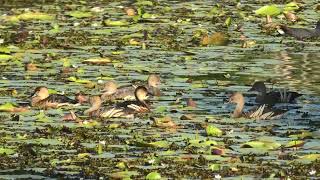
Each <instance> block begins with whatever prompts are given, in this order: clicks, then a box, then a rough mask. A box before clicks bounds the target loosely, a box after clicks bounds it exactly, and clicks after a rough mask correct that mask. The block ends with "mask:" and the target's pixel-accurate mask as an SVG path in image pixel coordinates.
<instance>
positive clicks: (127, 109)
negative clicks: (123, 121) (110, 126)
mask: <svg viewBox="0 0 320 180" xmlns="http://www.w3.org/2000/svg"><path fill="white" fill-rule="evenodd" d="M149 94H150V93H149V92H148V89H147V88H146V87H144V86H138V87H137V88H136V89H135V91H134V95H135V100H128V101H124V102H119V103H116V104H114V105H113V106H112V107H109V108H104V107H102V103H103V100H102V99H101V97H100V96H93V97H91V98H90V100H89V101H90V104H91V107H90V108H89V109H87V110H86V111H84V114H85V115H89V116H95V117H101V118H113V117H125V118H133V117H134V116H135V115H136V114H141V113H147V112H150V105H149V104H148V103H147V102H146V99H147V98H148V95H149Z"/></svg>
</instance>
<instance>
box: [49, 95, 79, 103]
mask: <svg viewBox="0 0 320 180" xmlns="http://www.w3.org/2000/svg"><path fill="white" fill-rule="evenodd" d="M46 100H47V102H49V103H69V104H77V103H78V102H77V101H76V100H73V99H70V98H68V97H67V96H64V95H61V94H52V95H50V96H49V97H48V98H47V99H46Z"/></svg>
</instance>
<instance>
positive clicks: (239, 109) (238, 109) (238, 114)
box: [232, 102, 244, 118]
mask: <svg viewBox="0 0 320 180" xmlns="http://www.w3.org/2000/svg"><path fill="white" fill-rule="evenodd" d="M243 107H244V102H239V103H237V106H236V108H235V110H234V111H233V115H232V117H234V118H238V117H241V116H242V110H243Z"/></svg>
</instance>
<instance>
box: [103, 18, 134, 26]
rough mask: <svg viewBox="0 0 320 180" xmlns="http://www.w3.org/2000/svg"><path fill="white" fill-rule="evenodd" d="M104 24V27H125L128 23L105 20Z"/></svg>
mask: <svg viewBox="0 0 320 180" xmlns="http://www.w3.org/2000/svg"><path fill="white" fill-rule="evenodd" d="M104 24H105V25H106V26H126V25H129V23H128V22H127V21H124V20H122V21H112V20H110V19H107V20H105V21H104Z"/></svg>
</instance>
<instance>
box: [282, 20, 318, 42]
mask: <svg viewBox="0 0 320 180" xmlns="http://www.w3.org/2000/svg"><path fill="white" fill-rule="evenodd" d="M277 29H278V32H279V33H280V34H286V35H289V36H292V37H294V38H296V39H298V40H304V39H309V38H316V37H319V36H320V21H318V22H317V25H316V28H315V29H306V28H293V27H288V26H286V25H279V26H278V28H277Z"/></svg>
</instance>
